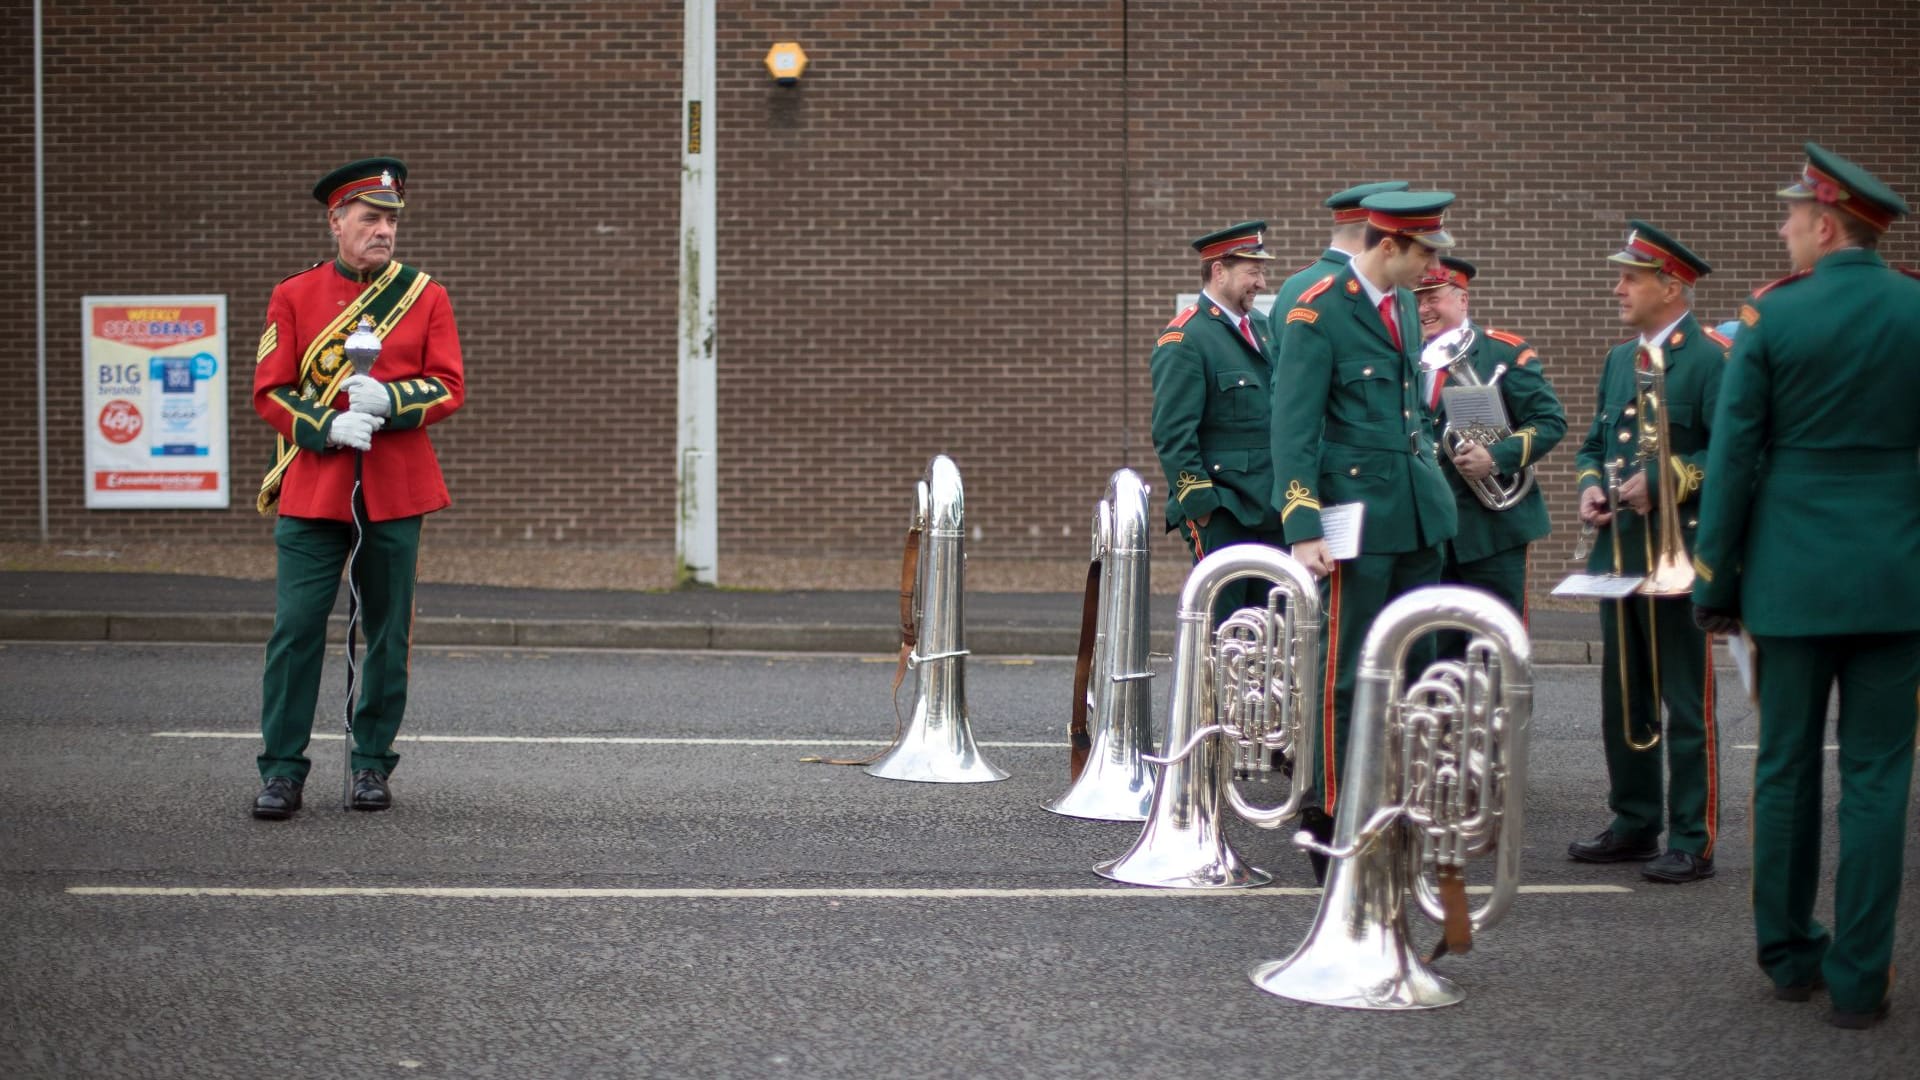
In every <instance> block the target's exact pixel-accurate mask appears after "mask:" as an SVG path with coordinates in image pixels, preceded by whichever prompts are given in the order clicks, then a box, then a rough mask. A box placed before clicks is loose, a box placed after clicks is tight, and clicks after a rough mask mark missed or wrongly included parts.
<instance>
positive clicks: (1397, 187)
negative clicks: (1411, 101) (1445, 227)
mask: <svg viewBox="0 0 1920 1080" xmlns="http://www.w3.org/2000/svg"><path fill="white" fill-rule="evenodd" d="M1407 187H1408V184H1407V182H1406V181H1405V180H1382V181H1379V182H1378V183H1373V184H1356V185H1354V186H1353V187H1350V188H1347V189H1346V190H1345V191H1336V192H1334V193H1333V194H1331V195H1329V196H1327V201H1326V202H1324V203H1322V204H1321V205H1322V206H1325V207H1326V208H1327V209H1328V210H1331V211H1332V212H1333V234H1332V235H1331V236H1329V237H1327V250H1325V251H1323V252H1321V253H1320V257H1319V258H1318V259H1315V260H1314V261H1312V262H1310V263H1308V264H1307V265H1305V266H1303V267H1301V268H1300V269H1298V270H1295V271H1294V272H1293V273H1292V274H1291V275H1289V276H1288V277H1287V280H1285V281H1283V282H1281V283H1280V287H1279V288H1278V289H1276V290H1274V293H1273V306H1272V307H1270V308H1268V309H1267V337H1268V338H1269V339H1270V340H1272V341H1273V342H1274V343H1275V345H1278V344H1279V342H1280V331H1282V330H1284V329H1286V326H1287V312H1289V311H1291V310H1293V305H1294V304H1295V303H1296V302H1297V301H1299V299H1300V294H1301V293H1303V292H1306V291H1307V290H1308V289H1311V288H1312V287H1313V286H1314V285H1315V284H1317V283H1318V282H1319V281H1320V280H1321V279H1323V278H1325V277H1327V276H1328V275H1330V274H1335V273H1338V272H1339V271H1340V269H1341V268H1342V267H1344V266H1346V265H1347V263H1349V262H1351V261H1353V257H1354V256H1355V255H1357V254H1359V252H1360V246H1361V244H1363V243H1365V242H1366V238H1367V212H1366V211H1365V210H1363V209H1361V208H1360V203H1361V201H1362V200H1363V199H1365V198H1366V197H1367V196H1369V195H1379V194H1381V193H1382V192H1387V191H1405V190H1407Z"/></svg>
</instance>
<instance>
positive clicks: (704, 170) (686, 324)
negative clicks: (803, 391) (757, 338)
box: [673, 0, 720, 585]
mask: <svg viewBox="0 0 1920 1080" xmlns="http://www.w3.org/2000/svg"><path fill="white" fill-rule="evenodd" d="M715 3H718V0H686V26H687V40H686V49H685V65H684V67H685V70H684V78H683V82H682V92H681V96H682V97H683V98H684V99H685V105H684V107H683V108H682V110H681V139H680V151H681V158H680V161H681V168H680V383H679V401H680V406H679V427H678V432H679V434H678V437H677V439H676V445H675V459H674V460H675V461H676V462H677V463H678V465H679V472H678V480H677V481H676V484H677V492H676V494H677V495H678V499H677V508H678V511H679V512H678V513H677V514H676V515H675V518H674V532H673V544H674V562H675V566H676V576H677V577H678V578H679V580H680V581H681V582H683V583H684V582H687V581H693V582H696V583H699V584H702V585H713V584H716V583H717V581H718V574H717V570H718V564H719V547H720V520H719V506H718V498H719V488H720V484H719V477H718V461H717V458H716V451H717V449H718V447H717V443H718V427H719V425H718V422H717V421H718V416H717V413H718V404H717V389H716V388H717V383H718V379H717V377H716V365H715V359H714V293H715V290H716V288H717V285H716V282H715V276H714V262H715V259H716V255H717V250H716V244H715V234H716V233H717V232H718V226H717V223H716V217H715V209H714V188H715V185H714V163H713V144H714V111H715V110H714V101H713V95H714V72H713V38H714V34H713V7H714V4H715Z"/></svg>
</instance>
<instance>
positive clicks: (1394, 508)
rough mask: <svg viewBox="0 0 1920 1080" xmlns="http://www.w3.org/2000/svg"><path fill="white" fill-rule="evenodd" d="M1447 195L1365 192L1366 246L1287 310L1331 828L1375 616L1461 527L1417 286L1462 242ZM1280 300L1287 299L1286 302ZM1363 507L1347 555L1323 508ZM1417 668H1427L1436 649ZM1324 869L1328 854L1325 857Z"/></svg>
mask: <svg viewBox="0 0 1920 1080" xmlns="http://www.w3.org/2000/svg"><path fill="white" fill-rule="evenodd" d="M1452 203H1453V195H1452V194H1451V193H1450V192H1445V191H1425V192H1409V191H1398V192H1382V193H1379V194H1375V195H1370V196H1368V197H1367V198H1366V199H1364V200H1362V202H1361V207H1362V208H1363V209H1364V210H1365V211H1366V213H1367V224H1366V227H1365V229H1364V235H1363V238H1362V249H1361V251H1360V253H1359V254H1358V255H1355V256H1354V257H1353V260H1352V261H1351V262H1350V263H1348V264H1347V265H1346V266H1344V267H1342V268H1341V269H1340V270H1339V271H1337V272H1335V273H1334V274H1332V275H1331V276H1329V277H1326V278H1324V279H1322V280H1321V281H1320V282H1319V283H1317V284H1315V285H1314V286H1312V287H1311V288H1309V289H1307V291H1306V292H1304V293H1302V294H1301V295H1300V297H1299V299H1298V300H1296V301H1295V302H1294V303H1293V304H1292V305H1291V306H1289V307H1288V308H1286V309H1285V312H1284V314H1283V315H1282V316H1281V325H1282V326H1284V327H1285V332H1284V333H1283V334H1282V335H1281V339H1280V358H1279V361H1278V363H1277V364H1276V365H1275V368H1274V381H1273V436H1272V438H1273V489H1272V501H1273V508H1274V511H1275V513H1276V514H1278V516H1279V520H1280V529H1281V532H1282V535H1283V538H1284V539H1285V541H1286V542H1287V543H1288V544H1290V545H1292V547H1291V550H1292V554H1293V557H1294V558H1295V559H1298V560H1299V561H1300V562H1301V564H1302V565H1304V566H1305V567H1306V568H1307V569H1308V570H1309V571H1311V572H1312V573H1313V574H1314V575H1315V576H1317V577H1323V578H1326V579H1327V580H1326V585H1325V589H1326V594H1325V596H1326V603H1327V614H1326V625H1327V634H1326V638H1325V641H1324V643H1323V646H1324V649H1325V654H1324V655H1325V658H1326V661H1327V662H1326V663H1325V664H1324V665H1323V672H1324V676H1325V680H1326V685H1325V686H1324V687H1323V689H1322V700H1323V702H1324V706H1323V710H1322V716H1321V723H1322V730H1321V740H1322V751H1321V754H1320V760H1318V761H1316V762H1314V768H1315V778H1316V780H1317V781H1318V790H1319V792H1320V793H1321V796H1322V798H1321V800H1320V805H1319V806H1316V807H1312V808H1310V809H1309V810H1308V812H1306V813H1305V814H1303V815H1302V819H1301V824H1302V826H1303V827H1304V828H1306V829H1308V830H1309V831H1311V832H1313V833H1314V834H1315V835H1316V836H1318V837H1319V838H1320V839H1321V840H1322V841H1323V842H1324V841H1325V840H1326V839H1327V838H1329V837H1330V836H1331V835H1332V831H1333V822H1332V812H1333V809H1334V807H1335V806H1336V805H1337V797H1338V790H1339V784H1340V780H1341V775H1340V770H1341V767H1342V765H1343V763H1344V762H1345V760H1346V735H1347V727H1348V717H1349V714H1350V711H1351V709H1352V706H1353V690H1354V667H1355V663H1356V661H1357V659H1358V656H1359V653H1360V645H1361V643H1362V640H1363V639H1364V638H1365V636H1366V633H1367V628H1368V627H1369V626H1371V625H1372V623H1373V619H1374V616H1375V615H1377V614H1378V613H1379V612H1380V609H1381V608H1382V607H1384V606H1386V604H1387V602H1388V601H1390V600H1392V599H1393V598H1394V597H1396V596H1399V595H1401V594H1402V593H1405V592H1407V591H1409V590H1412V589H1414V588H1418V587H1419V586H1422V585H1431V584H1434V583H1436V582H1438V581H1439V580H1440V571H1441V565H1442V545H1443V544H1444V543H1445V542H1446V541H1447V540H1448V539H1449V538H1451V537H1452V536H1453V533H1454V529H1455V528H1456V526H1457V523H1458V515H1457V512H1456V511H1455V509H1454V502H1453V494H1452V492H1450V491H1449V490H1448V489H1447V481H1446V477H1445V476H1443V475H1442V474H1441V472H1440V464H1439V460H1438V457H1437V454H1436V451H1435V448H1434V444H1433V439H1432V433H1431V430H1430V429H1429V427H1428V424H1427V416H1426V410H1425V405H1424V403H1423V402H1422V401H1421V400H1420V364H1419V356H1420V333H1419V314H1418V310H1417V308H1416V306H1415V304H1414V299H1413V293H1412V291H1411V290H1412V289H1413V287H1414V286H1415V285H1417V284H1418V283H1419V282H1420V279H1421V278H1422V277H1423V276H1424V275H1425V274H1426V273H1427V271H1428V270H1429V269H1431V268H1432V267H1434V266H1436V265H1438V261H1439V252H1440V251H1441V250H1443V249H1445V248H1449V247H1452V246H1453V237H1452V236H1450V235H1448V233H1447V231H1446V228H1445V224H1444V221H1443V217H1444V214H1445V211H1446V208H1447V207H1448V206H1449V205H1451V204H1452ZM1277 310H1279V309H1276V311H1277ZM1343 503H1359V504H1361V506H1362V507H1363V511H1362V515H1363V516H1362V522H1361V530H1360V553H1359V554H1358V555H1357V556H1356V557H1354V558H1352V559H1350V560H1347V561H1345V562H1336V561H1335V560H1334V559H1333V557H1332V556H1331V555H1330V554H1329V553H1328V550H1327V544H1326V540H1325V539H1324V533H1323V531H1322V528H1321V520H1320V514H1321V509H1322V507H1323V506H1324V507H1330V506H1334V505H1336V504H1343ZM1412 653H1413V655H1411V656H1410V657H1409V665H1410V666H1417V667H1418V668H1420V669H1424V668H1425V666H1426V665H1427V663H1428V662H1429V661H1430V660H1431V649H1430V648H1429V647H1427V646H1426V645H1423V646H1421V647H1419V648H1415V649H1414V650H1412ZM1312 859H1313V863H1314V874H1315V876H1316V877H1323V876H1324V873H1325V858H1324V856H1321V855H1319V854H1317V853H1315V854H1313V855H1312Z"/></svg>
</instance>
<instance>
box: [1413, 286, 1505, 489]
mask: <svg viewBox="0 0 1920 1080" xmlns="http://www.w3.org/2000/svg"><path fill="white" fill-rule="evenodd" d="M1474 337H1475V335H1474V331H1473V324H1472V323H1461V324H1460V325H1459V326H1456V327H1454V328H1453V329H1451V330H1449V331H1447V332H1446V333H1444V334H1441V335H1440V336H1439V337H1436V338H1434V339H1433V340H1432V341H1429V342H1427V346H1426V348H1424V349H1422V350H1421V351H1420V370H1421V371H1423V372H1427V373H1429V374H1431V375H1433V376H1434V377H1435V378H1438V379H1445V378H1447V377H1448V376H1452V377H1453V378H1455V379H1456V380H1457V381H1458V382H1459V383H1460V385H1462V386H1467V387H1482V386H1483V387H1486V388H1487V389H1489V390H1492V389H1494V388H1495V387H1497V386H1498V385H1499V383H1500V376H1502V375H1504V374H1506V373H1507V366H1506V365H1505V364H1502V365H1500V366H1499V367H1498V368H1495V369H1494V372H1493V378H1492V379H1490V380H1488V381H1486V382H1482V381H1481V380H1480V373H1479V372H1477V371H1475V370H1473V364H1471V363H1469V362H1468V360H1467V354H1468V353H1470V352H1472V351H1473V342H1474ZM1489 405H1490V407H1491V408H1492V409H1493V410H1494V411H1496V412H1497V413H1498V415H1499V420H1498V422H1497V423H1468V424H1456V423H1455V422H1454V419H1453V417H1452V416H1451V415H1449V416H1448V417H1447V426H1446V427H1445V428H1444V429H1442V430H1441V432H1440V445H1441V447H1442V448H1444V449H1445V450H1446V452H1447V456H1448V457H1449V458H1451V457H1454V456H1455V455H1457V454H1458V453H1459V452H1460V451H1461V450H1462V449H1463V448H1465V447H1466V446H1467V445H1468V444H1476V445H1479V446H1485V447H1492V446H1493V445H1494V444H1495V443H1498V442H1500V441H1501V440H1502V439H1505V438H1507V437H1508V436H1510V435H1512V434H1513V426H1512V424H1511V423H1510V422H1509V420H1508V418H1507V409H1506V404H1505V403H1504V402H1502V401H1501V400H1500V397H1499V394H1498V393H1495V394H1493V395H1492V401H1491V402H1490V403H1489ZM1460 479H1461V480H1462V481H1463V482H1464V483H1465V484H1466V485H1467V490H1469V491H1471V492H1473V497H1474V498H1476V499H1479V500H1480V505H1482V506H1484V507H1486V508H1487V509H1489V510H1507V509H1511V508H1512V507H1515V506H1518V505H1519V504H1520V500H1522V499H1524V498H1526V497H1527V493H1528V492H1530V491H1532V490H1533V466H1531V465H1528V466H1527V467H1526V468H1524V469H1521V470H1520V474H1519V475H1518V476H1511V477H1503V476H1501V474H1499V473H1497V472H1496V473H1489V474H1487V475H1486V476H1484V477H1481V478H1480V479H1478V480H1468V479H1467V478H1466V477H1464V476H1463V477H1461V478H1460Z"/></svg>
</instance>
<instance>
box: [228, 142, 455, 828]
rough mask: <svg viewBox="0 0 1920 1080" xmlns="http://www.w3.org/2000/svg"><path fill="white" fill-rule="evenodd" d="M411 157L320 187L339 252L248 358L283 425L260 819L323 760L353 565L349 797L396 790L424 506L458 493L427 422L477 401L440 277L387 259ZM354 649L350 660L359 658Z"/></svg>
mask: <svg viewBox="0 0 1920 1080" xmlns="http://www.w3.org/2000/svg"><path fill="white" fill-rule="evenodd" d="M406 183H407V167H406V165H404V164H402V163H401V162H400V161H399V160H397V159H395V158H368V159H365V160H362V161H356V162H353V163H351V164H349V165H343V166H341V167H340V168H338V169H335V170H334V171H333V172H330V173H328V174H327V175H326V176H324V177H322V178H321V179H320V182H319V183H318V184H316V185H315V186H314V189H313V197H314V198H315V199H317V200H318V201H319V202H320V204H321V205H322V206H324V207H326V213H327V227H328V229H329V230H330V231H331V232H332V234H333V240H334V249H335V255H334V258H333V259H331V260H330V261H328V262H325V263H321V264H319V265H317V266H315V267H313V268H312V269H309V270H306V271H304V272H302V273H299V274H295V275H293V276H292V277H289V278H287V279H286V280H284V281H282V282H281V283H280V284H279V285H277V286H275V287H274V290H273V296H272V298H271V299H270V300H268V302H267V325H266V329H265V330H264V331H263V332H262V333H261V335H260V348H259V353H258V357H257V362H256V366H255V367H254V373H253V407H254V411H256V412H258V413H259V414H260V415H261V417H262V418H263V419H265V420H266V421H267V423H269V424H272V425H273V427H274V430H275V431H276V432H278V433H279V436H280V437H279V445H278V448H277V454H276V458H275V461H274V465H273V468H272V469H271V470H270V471H269V472H268V473H267V477H266V479H265V481H263V482H262V484H261V486H260V497H259V500H258V506H259V509H260V512H261V513H263V514H264V513H269V512H272V511H275V510H276V509H277V510H278V514H279V517H278V520H277V522H276V524H275V526H274V530H273V538H274V546H275V547H276V549H277V550H278V570H277V574H276V578H275V588H274V619H273V634H272V636H271V637H270V638H269V639H268V640H267V656H266V670H265V674H264V676H263V678H262V688H261V709H260V731H261V736H262V740H263V742H264V743H265V746H264V748H263V749H262V750H261V753H260V755H259V757H258V759H257V764H258V766H259V769H260V778H261V780H262V782H263V785H262V788H261V791H260V794H259V795H258V796H257V797H256V798H255V799H254V803H253V816H254V817H256V818H262V819H266V820H284V819H286V818H288V817H290V816H292V815H293V813H294V811H296V810H298V809H300V806H301V802H302V789H303V788H304V786H305V783H306V777H307V771H308V769H309V767H310V766H311V762H310V761H309V760H308V759H307V756H306V750H307V743H308V741H309V740H310V739H311V738H312V732H313V713H314V704H315V701H316V700H317V698H318V696H319V693H320V673H321V665H322V661H323V659H324V657H325V655H326V647H327V641H326V635H327V615H328V613H329V612H331V611H332V610H333V603H334V598H335V596H336V594H337V593H338V592H339V588H340V576H341V570H342V568H343V567H345V568H346V569H347V570H348V576H349V579H350V580H349V585H350V587H351V588H354V589H355V590H356V595H357V597H358V598H359V601H360V604H361V607H362V609H363V611H364V613H365V620H366V630H367V648H366V659H365V662H364V665H363V667H364V671H365V678H364V680H363V681H362V682H361V686H360V697H359V700H358V701H356V702H349V703H348V705H349V707H350V708H351V709H352V710H353V711H352V714H351V715H352V717H353V720H352V726H353V746H352V749H351V754H352V758H351V763H352V769H353V776H352V783H351V794H350V796H349V802H350V804H351V805H352V807H353V808H354V809H355V810H385V809H387V808H388V807H389V806H391V805H392V795H391V791H390V789H389V787H388V783H387V777H388V776H389V775H390V774H391V773H392V772H393V767H394V764H395V763H396V762H398V761H399V759H400V755H399V754H396V753H394V751H393V741H394V736H395V735H396V734H397V733H398V732H399V730H400V722H401V719H402V716H403V714H404V713H405V711H406V706H407V656H408V640H409V635H410V633H411V630H412V623H413V588H414V566H415V561H416V559H417V557H418V554H419V550H420V526H421V521H422V518H423V517H424V516H425V515H426V514H428V513H431V512H433V511H435V510H439V509H441V508H443V507H445V506H447V505H448V504H449V503H450V502H451V501H452V500H451V499H449V497H448V495H447V486H446V484H445V482H444V481H443V480H442V479H441V476H440V464H439V461H438V460H437V459H436V458H435V456H434V452H433V444H432V443H431V442H430V441H429V440H428V438H427V431H426V428H427V425H429V424H434V423H438V422H440V421H441V420H444V419H446V418H447V417H449V416H451V415H453V413H454V412H455V410H457V409H459V408H460V405H461V403H462V402H463V401H464V400H465V396H466V390H465V376H464V367H463V365H462V361H461V358H460V335H459V331H458V330H457V329H456V328H455V326H454V322H453V307H452V305H451V304H450V303H449V301H448V300H447V292H446V289H444V288H443V287H441V285H440V283H439V282H437V281H434V280H433V279H432V278H430V277H429V276H428V275H426V274H425V273H422V272H421V271H420V270H418V269H416V268H414V267H411V266H407V265H405V264H402V263H400V262H398V261H397V260H395V259H394V258H393V247H394V240H395V237H396V235H397V233H398V231H399V228H400V210H401V209H402V208H403V207H404V206H406V202H405V192H406ZM363 319H364V320H365V321H366V323H367V324H369V325H370V327H371V329H372V331H373V332H374V333H375V334H376V335H378V336H379V338H380V341H381V348H380V352H379V356H378V358H377V359H376V360H375V361H374V364H373V370H372V371H370V372H367V371H362V372H357V373H356V372H354V370H353V367H352V365H351V364H348V363H346V358H345V343H346V339H347V337H348V335H350V334H352V333H353V332H354V330H355V328H356V326H358V325H359V324H360V323H361V321H362V320H363ZM349 662H350V663H351V657H350V658H349Z"/></svg>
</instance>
